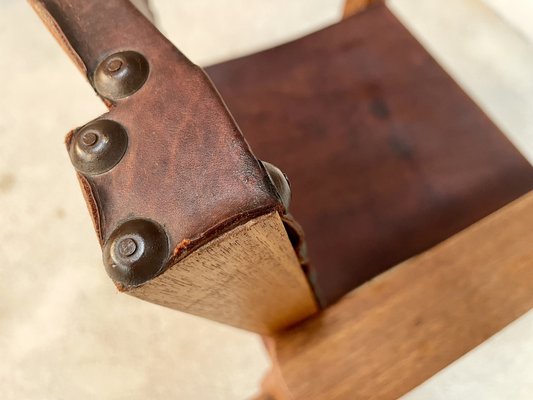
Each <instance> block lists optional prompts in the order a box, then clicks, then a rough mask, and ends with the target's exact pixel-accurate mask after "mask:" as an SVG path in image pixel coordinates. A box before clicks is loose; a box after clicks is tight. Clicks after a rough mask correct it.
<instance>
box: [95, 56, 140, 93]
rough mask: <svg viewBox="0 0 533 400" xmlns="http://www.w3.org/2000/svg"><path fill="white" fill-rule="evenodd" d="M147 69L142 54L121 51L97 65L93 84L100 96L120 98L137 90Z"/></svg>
mask: <svg viewBox="0 0 533 400" xmlns="http://www.w3.org/2000/svg"><path fill="white" fill-rule="evenodd" d="M149 71H150V67H149V65H148V61H146V58H144V56H143V55H142V54H139V53H137V52H135V51H122V52H120V53H115V54H112V55H110V56H109V57H107V58H106V59H105V60H103V61H102V62H101V63H100V64H99V65H98V67H97V68H96V71H95V73H94V77H93V84H94V87H95V89H96V91H97V92H98V94H100V96H102V97H105V98H107V99H110V100H120V99H122V98H124V97H128V96H131V95H132V94H133V93H135V92H136V91H137V90H139V89H140V88H141V87H142V86H143V85H144V83H145V82H146V79H147V78H148V73H149Z"/></svg>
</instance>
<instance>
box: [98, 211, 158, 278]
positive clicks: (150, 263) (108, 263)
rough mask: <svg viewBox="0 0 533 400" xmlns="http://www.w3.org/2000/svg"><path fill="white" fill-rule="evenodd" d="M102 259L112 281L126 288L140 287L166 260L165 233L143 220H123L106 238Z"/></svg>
mask: <svg viewBox="0 0 533 400" xmlns="http://www.w3.org/2000/svg"><path fill="white" fill-rule="evenodd" d="M103 258H104V265H105V268H106V271H107V274H108V275H109V276H110V277H111V279H113V280H114V281H115V282H118V283H120V284H122V285H124V286H126V287H129V286H138V285H141V284H143V283H144V282H146V281H148V280H150V279H152V278H154V277H156V276H157V275H158V274H159V273H160V272H161V271H162V270H163V267H164V266H165V262H166V260H167V259H168V258H169V244H168V237H167V234H166V233H165V231H164V230H163V228H162V227H161V226H159V224H157V223H155V222H153V221H149V220H147V219H132V220H129V221H126V222H124V223H123V224H122V225H120V226H119V227H118V228H116V229H115V230H114V231H113V233H111V235H110V236H109V238H108V239H107V241H106V243H105V245H104V249H103Z"/></svg>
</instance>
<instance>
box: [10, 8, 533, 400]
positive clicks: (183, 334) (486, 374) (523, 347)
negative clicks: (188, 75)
mask: <svg viewBox="0 0 533 400" xmlns="http://www.w3.org/2000/svg"><path fill="white" fill-rule="evenodd" d="M153 2H154V4H155V5H156V9H157V10H158V12H157V16H158V21H159V24H160V26H161V27H162V30H163V31H164V32H165V33H166V34H167V35H168V36H169V37H170V39H171V40H172V41H173V42H174V43H175V44H176V45H177V46H178V47H180V49H181V50H182V51H183V52H184V53H185V54H187V55H188V56H189V57H190V58H191V59H192V60H193V61H195V62H197V63H199V64H201V65H207V64H209V63H212V62H216V61H219V60H224V59H228V58H232V57H235V56H238V55H242V54H246V53H249V52H253V51H256V50H258V49H262V48H266V47H269V46H271V45H273V44H277V43H282V42H284V41H287V40H288V39H291V38H296V37H298V36H300V35H302V34H304V33H306V32H311V31H313V30H316V29H318V28H319V27H321V26H326V25H328V24H331V23H333V22H334V21H336V20H337V19H338V18H339V16H340V10H341V3H342V1H341V0H292V1H286V0H270V1H268V2H266V1H263V0H224V1H219V2H213V1H210V0H197V1H194V2H191V1H171V0H154V1H153ZM391 3H392V4H391V7H392V8H393V10H394V11H395V12H396V13H397V14H398V15H399V16H400V18H402V19H403V20H404V21H405V23H406V24H407V25H408V26H409V27H410V29H411V30H412V31H413V33H414V34H415V35H417V37H418V38H419V40H421V41H422V43H424V45H425V46H427V48H428V49H429V50H430V51H431V52H432V53H433V54H434V55H435V56H436V58H437V59H438V60H439V61H440V62H441V63H442V64H443V65H444V66H445V67H446V68H447V69H448V71H449V72H450V73H451V74H452V75H453V76H454V78H455V79H456V80H458V81H459V82H460V83H461V85H462V86H463V87H464V88H465V89H466V90H467V91H468V92H469V93H470V95H471V96H472V97H473V98H474V99H475V100H476V101H477V102H478V103H479V104H480V105H481V106H482V107H483V108H484V109H485V110H486V111H487V112H488V113H489V115H490V116H491V117H492V118H493V119H494V120H495V121H496V123H497V124H498V125H499V126H500V127H501V128H502V129H503V130H504V131H505V132H506V133H507V134H508V136H509V137H510V138H511V140H512V141H513V142H514V143H515V144H516V145H517V146H518V147H519V148H520V149H521V150H522V151H523V153H524V154H525V155H526V156H527V157H528V158H529V159H530V160H533V112H532V111H531V110H533V74H532V71H533V47H532V44H531V41H532V40H533V28H532V26H533V25H531V23H530V22H531V21H532V20H533V7H532V6H531V3H530V2H529V0H512V1H507V0H447V1H439V0H394V1H392V2H391ZM487 5H489V6H490V8H489V7H488V6H487ZM0 50H1V51H2V55H1V56H0V76H1V78H2V79H1V83H0V87H1V89H2V90H1V96H0V139H1V145H0V210H2V211H1V213H0V256H1V260H2V262H1V264H0V388H1V389H0V393H1V394H0V398H2V399H5V400H11V399H187V400H188V399H194V400H211V399H213V400H214V399H224V400H226V399H229V400H232V399H238V400H239V399H245V398H248V397H249V396H250V395H251V394H253V393H254V391H255V390H256V388H257V386H258V383H259V380H260V378H261V376H262V374H263V373H264V372H265V371H266V369H267V367H268V358H267V356H266V355H265V352H264V350H263V348H262V344H261V342H260V340H259V338H258V337H257V336H255V335H253V334H249V333H246V332H242V331H239V330H236V329H232V328H228V327H225V326H222V325H219V324H216V323H212V322H209V321H205V320H202V319H199V318H196V317H191V316H188V315H185V314H181V313H178V312H174V311H171V310H167V309H164V308H161V307H158V306H155V305H152V304H148V303H145V302H142V301H139V300H136V299H134V298H130V297H128V296H124V295H119V294H117V293H116V290H115V288H114V287H113V285H112V284H111V283H110V281H109V279H108V278H107V276H106V274H105V272H104V269H103V268H102V266H101V259H100V250H99V248H98V245H97V241H96V238H95V235H94V233H93V230H92V226H91V222H90V220H89V217H88V213H87V211H86V209H85V205H84V204H83V201H82V197H81V194H80V191H79V189H78V184H77V182H76V179H75V177H74V174H73V171H72V168H71V165H70V162H69V159H68V156H67V153H66V151H65V149H64V146H63V137H64V135H65V134H66V133H67V131H68V130H69V129H70V128H72V127H75V126H79V125H81V124H83V123H84V122H87V121H89V120H91V119H93V118H94V117H96V116H98V115H99V114H101V113H103V112H104V111H105V109H104V107H103V105H101V104H100V103H99V101H98V100H97V98H96V97H95V96H94V94H93V92H92V90H91V89H90V88H89V86H88V85H87V84H86V83H85V82H84V80H83V79H82V77H81V76H80V75H79V73H78V71H77V70H76V69H75V67H74V66H73V65H72V64H71V62H70V61H69V60H68V58H67V57H66V56H65V55H64V54H63V53H62V51H61V49H60V48H59V46H58V45H57V44H56V43H55V42H54V40H53V39H52V37H51V35H50V34H49V33H48V32H47V31H46V30H45V29H44V27H43V25H42V24H41V22H40V21H39V20H38V18H37V17H36V16H35V15H34V14H33V12H32V10H31V9H30V7H29V6H28V5H27V4H26V2H23V1H20V0H1V1H0ZM405 398H406V399H409V400H422V399H483V400H490V399H515V400H516V399H523V400H526V399H531V398H533V313H529V314H527V315H526V316H524V317H522V318H521V319H519V320H518V321H516V322H515V323H514V324H512V325H511V326H509V327H508V328H506V329H505V330H504V331H502V332H500V333H499V334H498V335H496V336H495V337H493V338H492V339H491V340H489V341H487V342H486V343H484V344H483V345H482V346H480V347H479V348H477V349H475V350H474V351H472V352H471V353H469V354H468V355H466V356H465V357H463V358H462V359H460V360H458V361H457V362H456V363H455V364H453V365H452V366H450V367H448V368H447V369H445V370H444V371H442V372H441V373H440V374H438V375H437V376H435V377H434V378H432V379H431V380H430V381H428V382H426V383H425V384H423V385H422V386H421V387H419V388H417V389H416V390H414V391H413V392H411V393H410V394H408V395H407V396H406V397H405ZM326 400H327V399H326Z"/></svg>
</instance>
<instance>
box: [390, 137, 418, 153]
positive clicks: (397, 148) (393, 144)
mask: <svg viewBox="0 0 533 400" xmlns="http://www.w3.org/2000/svg"><path fill="white" fill-rule="evenodd" d="M389 146H390V148H391V149H392V150H393V151H394V153H395V154H396V155H397V156H398V158H402V159H410V158H412V156H413V147H412V146H411V144H410V143H409V142H407V141H406V140H405V139H403V138H402V137H400V136H395V135H393V136H390V137H389Z"/></svg>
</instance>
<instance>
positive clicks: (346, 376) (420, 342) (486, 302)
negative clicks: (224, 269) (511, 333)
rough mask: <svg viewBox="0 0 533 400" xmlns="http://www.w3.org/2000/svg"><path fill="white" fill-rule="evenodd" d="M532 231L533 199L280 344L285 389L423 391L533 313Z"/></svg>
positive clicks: (325, 393)
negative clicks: (419, 388)
mask: <svg viewBox="0 0 533 400" xmlns="http://www.w3.org/2000/svg"><path fill="white" fill-rule="evenodd" d="M532 226H533V192H532V193H530V194H528V195H526V196H524V197H522V198H521V199H519V200H517V201H515V202H513V203H512V204H510V205H509V206H507V207H505V208H504V209H502V210H500V211H498V212H496V213H495V214H493V215H491V216H489V217H487V218H485V219H484V220H482V221H481V222H479V223H477V224H475V225H474V226H472V227H470V228H468V229H467V230H465V231H463V232H461V233H459V234H457V235H455V236H454V237H452V238H450V239H449V240H447V241H445V242H443V243H442V244H440V245H438V246H437V247H435V248H433V249H431V250H429V251H428V252H426V253H424V254H422V255H420V256H418V257H415V258H412V259H410V260H408V261H406V262H405V263H403V264H401V265H398V266H397V267H395V268H394V269H392V270H390V271H388V272H386V273H384V274H382V275H381V276H379V277H377V278H375V279H374V280H373V281H371V282H369V283H367V284H365V285H363V286H362V287H360V288H358V289H356V290H355V291H354V292H352V293H351V294H350V295H348V296H347V297H345V298H344V299H343V300H341V301H340V302H339V303H337V304H336V305H334V306H333V307H331V308H329V309H327V310H326V311H325V312H324V313H322V314H321V315H319V316H317V317H316V318H313V319H311V320H309V321H307V322H304V323H302V324H300V325H298V326H297V327H295V328H293V329H291V330H288V331H286V332H284V333H282V334H280V335H278V336H276V337H275V359H277V362H278V365H277V366H276V367H277V368H279V369H280V371H281V374H282V376H283V378H284V382H282V383H279V385H278V387H287V388H288V390H289V392H290V394H291V396H292V398H293V399H295V400H297V399H306V400H312V399H328V400H340V399H350V400H353V399H371V398H372V399H396V398H398V397H400V396H401V395H403V394H405V393H406V392H408V391H409V390H411V389H413V388H414V387H416V386H417V385H419V384H421V383H422V382H424V381H425V380H427V379H428V378H430V377H431V376H432V375H434V374H435V373H437V372H438V371H440V370H441V369H442V368H444V367H445V366H447V365H448V364H450V363H451V362H453V361H454V360H456V359H457V358H459V357H461V356H462V355H463V354H465V353H466V352H468V351H469V350H471V349H472V348H474V347H475V346H477V345H479V344H480V343H482V342H483V341H485V340H486V339H488V338H489V337H490V336H492V335H493V334H495V333H496V332H498V331H499V330H501V329H502V328H504V327H505V326H506V325H508V324H509V323H510V322H512V321H513V320H515V319H516V318H518V317H519V316H521V315H522V314H524V313H525V312H527V311H528V310H530V309H531V308H533V230H532V229H531V227H532ZM277 398H278V399H282V398H288V397H279V395H278V396H277Z"/></svg>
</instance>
